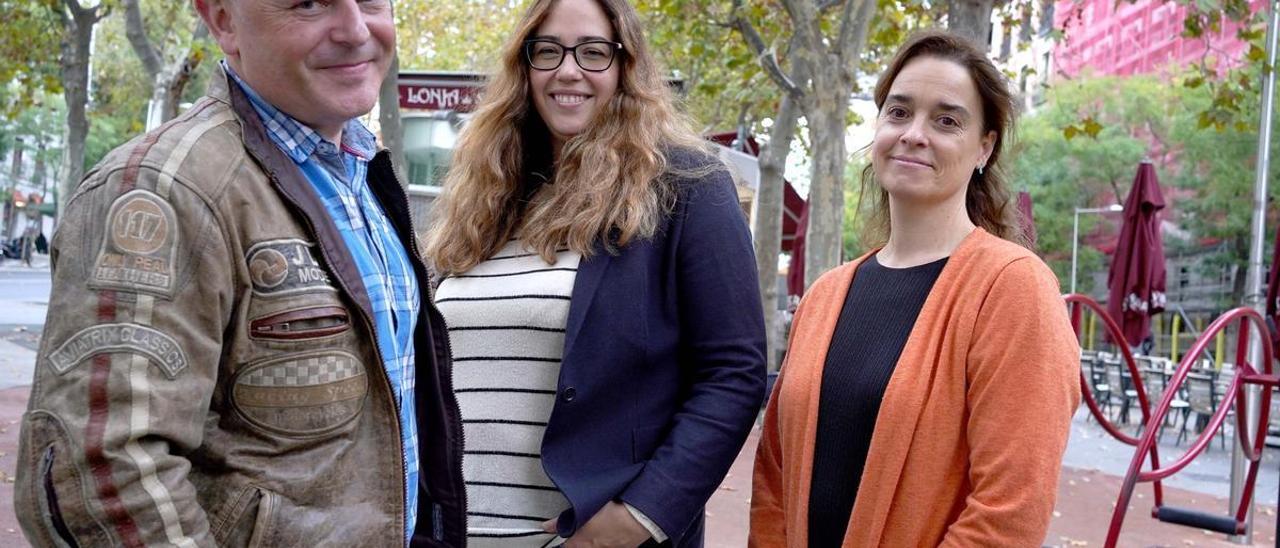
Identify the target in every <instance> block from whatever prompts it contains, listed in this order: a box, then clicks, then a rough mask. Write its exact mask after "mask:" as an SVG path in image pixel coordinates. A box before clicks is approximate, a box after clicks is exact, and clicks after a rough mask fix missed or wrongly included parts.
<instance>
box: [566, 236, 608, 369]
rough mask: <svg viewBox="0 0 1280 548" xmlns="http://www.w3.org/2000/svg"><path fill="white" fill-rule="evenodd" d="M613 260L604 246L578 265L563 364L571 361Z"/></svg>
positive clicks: (596, 249) (570, 300) (570, 305)
mask: <svg viewBox="0 0 1280 548" xmlns="http://www.w3.org/2000/svg"><path fill="white" fill-rule="evenodd" d="M612 260H613V256H612V255H610V254H609V252H607V251H605V249H604V248H603V246H600V245H596V248H595V253H594V254H593V255H592V256H591V257H590V258H586V259H584V260H583V261H582V262H581V263H579V264H578V275H577V277H576V278H574V280H573V293H572V295H571V296H570V298H569V319H568V321H567V322H566V324H565V333H564V358H563V362H562V363H568V361H569V356H570V355H571V352H572V351H573V345H574V343H576V342H577V341H578V333H580V332H581V331H582V324H583V322H584V321H585V320H586V317H587V311H588V310H590V308H591V301H592V300H593V299H594V298H595V295H596V291H597V290H598V289H600V282H601V280H603V279H604V271H605V270H606V269H608V268H609V263H610V262H611V261H612Z"/></svg>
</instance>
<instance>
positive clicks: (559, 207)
mask: <svg viewBox="0 0 1280 548" xmlns="http://www.w3.org/2000/svg"><path fill="white" fill-rule="evenodd" d="M501 61H502V66H501V68H500V69H499V70H498V71H496V73H495V74H494V75H493V79H492V80H491V82H490V83H489V85H488V86H487V88H486V90H485V92H484V95H483V99H482V101H481V104H480V106H479V108H478V110H477V111H476V113H475V115H474V117H473V118H472V119H471V121H470V123H469V125H468V126H467V127H466V128H465V129H464V130H463V133H462V135H461V137H460V140H459V143H458V146H457V148H456V149H455V152H454V156H453V160H452V163H451V168H450V171H449V173H448V175H447V176H446V178H445V184H444V192H443V194H442V196H441V197H440V200H439V202H438V203H437V204H436V206H435V209H434V215H435V218H434V222H433V226H432V228H431V232H430V233H429V235H428V243H427V246H426V251H425V255H426V256H427V259H428V261H429V263H430V264H431V265H432V266H433V268H434V269H435V270H436V272H437V274H438V277H439V278H440V280H441V281H440V282H439V286H438V288H437V289H436V291H435V294H434V299H435V302H436V304H437V306H438V307H439V308H440V310H441V312H443V314H444V318H445V321H446V323H447V324H448V325H447V326H446V327H447V330H448V333H449V340H450V348H449V351H450V353H451V355H452V363H453V379H452V381H453V388H454V391H455V392H456V393H457V395H458V402H459V407H460V410H461V415H462V417H463V421H462V422H463V433H464V435H465V440H464V444H465V456H464V459H463V463H462V468H463V472H464V473H463V475H464V478H465V481H466V486H465V489H466V493H467V504H468V524H467V530H468V545H469V546H472V547H487V546H495V547H496V546H503V547H508V546H534V547H537V546H554V545H557V544H559V543H561V542H564V543H565V545H566V546H569V547H571V548H572V547H577V546H583V547H585V546H593V547H594V546H601V547H615V546H616V547H628V548H631V547H635V546H640V545H646V546H658V545H662V546H690V547H698V546H702V542H703V506H704V505H705V503H706V501H707V499H708V498H710V496H711V494H712V492H713V491H714V490H715V489H716V487H717V486H718V485H719V484H720V482H721V480H722V479H723V478H724V476H725V474H726V473H727V472H728V470H729V466H730V465H731V464H732V462H733V460H734V458H735V456H736V455H737V453H738V451H739V449H740V448H741V446H742V443H743V441H744V440H745V438H746V436H747V433H748V431H749V430H750V428H751V425H752V422H753V420H754V419H755V417H756V414H757V412H758V410H759V407H760V402H761V400H762V398H763V395H764V394H763V390H764V352H765V335H764V326H763V321H762V317H761V316H762V315H761V305H760V300H759V297H758V291H757V289H756V288H757V282H756V270H755V259H754V256H753V252H752V248H751V239H750V234H749V233H748V230H747V226H746V221H745V217H744V215H743V212H742V210H741V208H740V207H739V205H738V198H737V193H736V189H735V187H734V185H733V182H732V180H731V178H730V176H729V175H728V173H727V171H726V170H725V169H724V167H723V165H722V164H720V163H719V161H718V160H716V159H715V158H714V157H713V156H711V155H709V153H708V152H707V150H706V145H705V144H704V142H703V141H702V140H701V139H700V138H699V137H698V136H697V135H696V134H695V133H694V132H693V131H692V130H691V129H690V128H689V125H688V124H687V123H686V122H685V121H684V120H683V119H682V118H681V116H680V115H679V114H678V113H677V111H676V109H675V107H674V106H673V99H672V97H671V93H670V91H669V90H668V88H667V85H666V83H665V82H664V79H663V77H662V74H661V72H660V70H659V68H658V66H657V64H656V63H655V61H654V59H653V58H652V57H651V55H650V54H649V51H648V48H647V46H646V44H645V40H644V36H643V34H642V31H641V27H640V22H639V18H638V16H637V14H636V12H635V9H634V8H633V7H632V6H631V5H630V4H628V3H627V2H626V1H625V0H598V1H597V0H535V1H534V2H533V4H532V6H531V7H530V8H529V9H528V11H527V13H525V15H524V17H523V19H522V20H521V22H520V23H519V25H518V27H517V30H516V32H515V34H514V35H513V36H512V37H511V39H510V40H509V41H508V42H507V44H506V46H505V47H504V49H503V50H502V59H501ZM565 539H567V540H565Z"/></svg>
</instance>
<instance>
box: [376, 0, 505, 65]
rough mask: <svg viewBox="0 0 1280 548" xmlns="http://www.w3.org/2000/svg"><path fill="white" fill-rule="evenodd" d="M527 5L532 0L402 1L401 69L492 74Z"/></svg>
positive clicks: (398, 23) (399, 25)
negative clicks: (508, 37)
mask: <svg viewBox="0 0 1280 548" xmlns="http://www.w3.org/2000/svg"><path fill="white" fill-rule="evenodd" d="M525 5H526V0H501V1H490V0H428V1H427V2H397V3H396V29H397V33H398V52H399V55H400V67H401V68H402V69H404V70H462V71H476V72H489V71H491V70H492V69H493V68H494V67H495V66H496V63H497V61H498V59H497V56H498V53H499V52H500V50H501V47H502V44H503V41H505V40H506V38H507V36H508V35H509V34H511V32H512V31H513V29H514V28H515V25H516V22H517V21H518V20H519V18H520V15H521V14H523V13H524V8H525Z"/></svg>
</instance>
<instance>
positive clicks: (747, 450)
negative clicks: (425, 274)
mask: <svg viewBox="0 0 1280 548" xmlns="http://www.w3.org/2000/svg"><path fill="white" fill-rule="evenodd" d="M47 265H48V262H47V258H44V257H37V262H36V263H35V266H34V268H33V267H27V266H23V265H20V264H16V261H6V262H5V263H4V264H0V546H3V547H10V546H12V547H15V548H16V547H23V546H28V544H26V542H25V541H24V540H23V538H22V534H21V532H20V531H19V529H18V525H17V519H16V517H15V516H14V513H13V474H14V470H15V464H16V460H15V457H14V455H15V454H16V453H17V445H18V430H19V426H18V423H19V421H20V420H21V417H22V413H23V411H24V410H25V409H26V405H27V396H28V394H29V391H30V384H31V378H32V373H33V370H34V367H35V356H36V349H37V347H38V344H39V336H40V332H41V330H42V327H43V324H44V316H45V309H46V307H47V305H48V301H49V291H50V289H49V288H50V284H49V270H48V266H47ZM1086 415H1087V412H1085V411H1083V409H1082V410H1081V412H1079V413H1077V415H1076V417H1075V420H1074V422H1073V424H1072V432H1071V440H1070V443H1069V445H1068V448H1067V454H1066V457H1065V459H1064V466H1063V469H1062V478H1061V481H1060V482H1059V488H1058V496H1057V505H1056V509H1055V511H1054V517H1053V521H1052V522H1051V525H1050V529H1049V534H1048V535H1047V537H1046V538H1045V541H1044V543H1045V545H1046V546H1055V547H1057V546H1061V547H1077V546H1101V545H1102V541H1103V539H1104V537H1105V535H1106V531H1107V525H1108V524H1109V523H1110V520H1111V513H1112V510H1113V508H1114V507H1115V501H1116V495H1117V493H1118V492H1119V489H1120V482H1121V480H1122V478H1123V476H1124V472H1125V469H1126V468H1127V467H1128V465H1129V459H1130V458H1131V457H1132V455H1133V452H1132V449H1131V448H1129V447H1128V446H1125V445H1123V444H1120V443H1119V442H1116V441H1114V440H1112V439H1111V438H1110V437H1109V436H1108V435H1107V434H1106V433H1105V432H1103V430H1102V429H1101V428H1100V427H1099V426H1098V425H1097V424H1096V423H1094V422H1092V421H1090V420H1087V419H1086ZM1175 437H1176V436H1165V438H1164V443H1163V444H1162V446H1161V451H1162V453H1161V460H1162V462H1171V461H1172V460H1173V459H1174V458H1175V457H1176V456H1177V455H1178V454H1180V452H1181V451H1182V450H1184V449H1185V448H1186V447H1187V446H1188V445H1189V443H1188V442H1187V441H1184V442H1183V443H1182V444H1181V445H1180V446H1177V445H1175V444H1174V443H1173V442H1174V438H1175ZM758 440H759V430H758V429H757V430H755V431H753V432H752V433H751V436H750V438H748V440H747V443H746V445H745V447H744V448H743V450H742V452H741V454H739V456H738V459H737V460H736V461H735V462H734V464H733V467H732V469H730V471H729V475H728V476H727V477H726V478H725V481H724V483H723V484H722V485H721V486H720V488H719V489H718V490H717V491H716V492H715V494H714V496H713V497H712V498H711V501H710V502H709V503H708V504H707V510H706V512H707V546H708V548H742V547H744V546H746V543H747V530H748V516H749V509H750V505H751V464H752V462H753V460H754V457H755V448H756V444H757V443H758ZM1219 443H1220V442H1219V441H1217V440H1215V441H1214V444H1213V446H1212V449H1211V450H1210V451H1209V452H1207V453H1206V454H1204V455H1201V456H1200V457H1199V458H1197V459H1196V460H1195V461H1194V462H1193V463H1192V464H1191V465H1190V466H1189V467H1188V468H1187V469H1186V470H1184V471H1183V472H1182V473H1180V474H1178V475H1175V476H1174V477H1173V478H1170V479H1169V480H1166V483H1165V497H1166V500H1167V501H1169V502H1170V503H1171V504H1174V505H1177V506H1184V507H1191V508H1196V509H1200V510H1203V511H1211V512H1220V513H1223V514H1225V512H1226V508H1227V502H1226V496H1227V491H1228V487H1227V481H1228V480H1227V478H1228V477H1229V473H1230V472H1229V471H1230V463H1229V452H1228V451H1226V450H1224V449H1223V448H1222V447H1221V446H1220V445H1219ZM1228 446H1229V445H1228ZM1277 469H1280V449H1277V448H1268V450H1267V452H1266V453H1265V461H1264V465H1263V468H1262V471H1261V474H1260V477H1259V481H1258V486H1257V491H1258V495H1257V496H1258V500H1259V503H1260V504H1259V506H1258V510H1257V513H1256V515H1255V530H1254V536H1253V544H1252V545H1253V546H1275V545H1276V541H1275V537H1276V533H1275V531H1276V529H1275V526H1276V510H1275V504H1276V495H1277V488H1278V486H1277V476H1280V474H1278V473H1277ZM1151 493H1152V491H1151V486H1150V485H1149V484H1144V485H1139V486H1138V488H1137V490H1136V491H1135V496H1134V498H1133V500H1132V503H1131V505H1130V511H1129V512H1128V514H1127V517H1126V520H1125V524H1124V527H1123V529H1122V531H1123V533H1122V536H1121V542H1120V546H1142V547H1156V546H1159V547H1186V546H1221V547H1233V546H1240V545H1238V544H1232V543H1229V542H1227V540H1226V539H1225V537H1223V536H1222V535H1216V534H1209V533H1205V532H1203V531H1200V530H1197V529H1190V528H1186V527H1181V526H1177V525H1169V524H1164V523H1159V522H1157V521H1155V520H1154V519H1152V518H1151V517H1150V516H1151V514H1150V507H1151V496H1152V494H1151Z"/></svg>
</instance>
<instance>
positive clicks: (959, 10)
mask: <svg viewBox="0 0 1280 548" xmlns="http://www.w3.org/2000/svg"><path fill="white" fill-rule="evenodd" d="M994 5H995V2H994V0H948V3H947V28H948V29H950V30H951V31H952V32H955V33H956V34H959V35H961V36H964V37H966V38H968V39H970V40H972V41H973V43H974V44H976V45H977V46H978V49H980V50H982V51H987V49H989V48H990V47H991V10H992V8H993V7H994Z"/></svg>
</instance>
